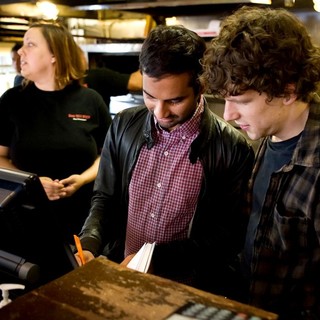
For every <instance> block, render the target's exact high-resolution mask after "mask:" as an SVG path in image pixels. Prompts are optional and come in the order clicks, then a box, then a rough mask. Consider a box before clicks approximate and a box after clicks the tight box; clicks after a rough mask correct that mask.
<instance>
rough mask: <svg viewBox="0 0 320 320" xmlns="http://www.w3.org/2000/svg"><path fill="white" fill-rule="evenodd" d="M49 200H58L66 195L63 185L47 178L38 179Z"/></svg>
mask: <svg viewBox="0 0 320 320" xmlns="http://www.w3.org/2000/svg"><path fill="white" fill-rule="evenodd" d="M39 179H40V181H41V184H42V186H43V188H44V191H45V192H46V194H47V197H48V198H49V200H59V199H61V198H64V197H65V196H66V195H67V192H66V190H65V187H64V184H63V183H61V182H59V180H52V179H51V178H49V177H39Z"/></svg>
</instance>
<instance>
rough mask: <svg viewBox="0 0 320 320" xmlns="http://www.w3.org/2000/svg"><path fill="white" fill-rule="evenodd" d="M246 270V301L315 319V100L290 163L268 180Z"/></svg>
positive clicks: (318, 252)
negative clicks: (248, 276)
mask: <svg viewBox="0 0 320 320" xmlns="http://www.w3.org/2000/svg"><path fill="white" fill-rule="evenodd" d="M266 142H267V138H266V139H264V140H263V141H262V143H261V146H260V148H259V150H258V152H257V156H256V163H255V166H254V169H253V172H252V177H251V179H250V182H249V192H248V198H247V200H248V208H247V209H248V214H249V213H250V204H251V200H252V199H251V195H252V188H253V180H254V178H255V176H256V174H257V171H258V169H259V166H260V163H261V160H262V158H263V155H264V151H265V149H266ZM251 272H252V278H251V285H250V303H251V304H253V305H255V306H258V307H261V308H264V309H266V310H270V311H273V312H276V313H279V314H280V315H281V314H283V315H286V316H285V317H284V318H285V319H290V320H296V319H307V317H305V318H304V317H299V316H298V314H299V315H300V314H301V311H302V310H310V309H312V310H313V312H315V313H316V314H317V315H318V317H319V315H320V103H315V102H314V103H312V104H311V106H310V111H309V117H308V121H307V123H306V126H305V129H304V131H303V132H302V135H301V137H300V139H299V140H298V142H297V145H296V148H295V150H294V152H293V155H292V159H291V161H290V163H288V164H287V165H284V166H283V167H282V168H281V169H280V170H278V171H277V172H274V173H273V174H272V176H271V178H270V184H269V187H268V190H267V193H266V197H265V202H264V205H263V208H262V212H261V219H260V222H259V225H258V228H257V234H256V238H255V242H254V248H253V259H252V264H251ZM289 314H290V315H289ZM286 317H287V318H286ZM281 319H282V318H281ZM308 319H309V318H308ZM310 319H311V318H310ZM312 319H317V318H312ZM319 319H320V318H319Z"/></svg>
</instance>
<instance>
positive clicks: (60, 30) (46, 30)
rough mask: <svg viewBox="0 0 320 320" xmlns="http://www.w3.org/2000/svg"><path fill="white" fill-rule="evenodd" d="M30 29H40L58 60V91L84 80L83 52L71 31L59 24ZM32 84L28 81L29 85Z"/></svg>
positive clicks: (39, 24) (47, 24)
mask: <svg viewBox="0 0 320 320" xmlns="http://www.w3.org/2000/svg"><path fill="white" fill-rule="evenodd" d="M30 28H39V29H40V30H41V32H42V34H43V36H44V38H45V40H46V41H47V43H48V48H49V50H50V52H51V53H52V54H53V55H54V57H55V60H56V62H55V63H56V69H55V83H56V89H63V88H64V87H65V86H66V85H68V84H71V83H74V82H78V83H79V84H80V83H81V81H82V80H83V78H84V75H85V71H86V66H85V65H84V63H83V52H82V50H81V49H80V47H79V46H78V44H77V43H76V42H75V40H74V38H73V36H72V34H71V33H70V32H69V30H68V29H67V28H66V27H65V26H63V25H61V24H57V23H35V24H32V25H31V26H30ZM28 82H30V81H28V80H27V83H28Z"/></svg>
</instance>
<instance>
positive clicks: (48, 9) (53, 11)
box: [36, 1, 59, 20]
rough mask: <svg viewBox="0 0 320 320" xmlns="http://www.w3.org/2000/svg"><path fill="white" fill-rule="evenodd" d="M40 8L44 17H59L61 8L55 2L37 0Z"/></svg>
mask: <svg viewBox="0 0 320 320" xmlns="http://www.w3.org/2000/svg"><path fill="white" fill-rule="evenodd" d="M36 5H37V7H38V9H39V10H40V12H41V14H42V17H43V19H46V20H56V19H57V18H58V14H59V10H58V8H57V6H56V5H55V4H54V3H51V2H50V1H37V3H36Z"/></svg>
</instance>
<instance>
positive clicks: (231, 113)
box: [223, 101, 239, 121]
mask: <svg viewBox="0 0 320 320" xmlns="http://www.w3.org/2000/svg"><path fill="white" fill-rule="evenodd" d="M238 117H239V114H238V111H237V110H236V108H235V106H234V104H233V103H232V102H229V101H225V104H224V112H223V119H224V120H226V121H232V120H236V119H237V118H238Z"/></svg>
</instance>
